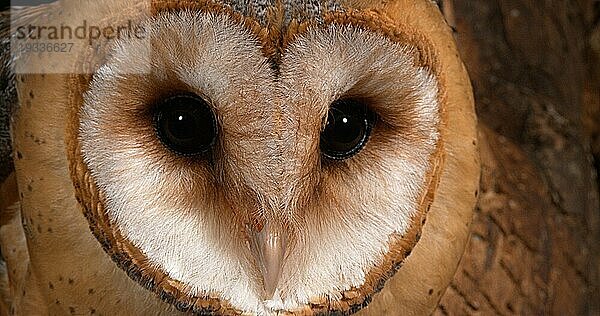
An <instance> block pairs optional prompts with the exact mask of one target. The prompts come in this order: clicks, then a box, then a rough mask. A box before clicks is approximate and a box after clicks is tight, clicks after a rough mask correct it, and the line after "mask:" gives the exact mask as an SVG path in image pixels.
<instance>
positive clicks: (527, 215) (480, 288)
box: [435, 0, 600, 315]
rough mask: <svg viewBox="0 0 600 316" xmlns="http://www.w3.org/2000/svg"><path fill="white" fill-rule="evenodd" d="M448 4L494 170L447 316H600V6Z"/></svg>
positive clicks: (589, 1) (443, 306) (487, 164)
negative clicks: (524, 315) (476, 315)
mask: <svg viewBox="0 0 600 316" xmlns="http://www.w3.org/2000/svg"><path fill="white" fill-rule="evenodd" d="M440 2H441V3H440ZM438 3H440V5H441V7H442V9H443V11H444V15H445V16H446V18H447V20H448V22H449V24H450V25H452V26H453V27H454V29H455V31H456V32H455V37H456V40H457V43H458V46H459V49H460V51H461V54H462V59H463V61H464V62H465V64H466V66H467V69H468V70H469V73H470V76H471V79H472V82H473V87H474V93H475V99H476V107H477V112H478V116H479V120H480V147H481V156H482V164H483V167H482V180H481V195H480V201H479V204H478V207H477V210H476V212H475V216H474V219H473V224H472V229H471V237H470V241H469V244H468V246H467V249H466V252H465V256H464V257H463V260H462V262H461V265H460V266H459V268H458V270H457V273H456V275H455V277H454V280H453V282H452V284H451V286H450V287H449V288H448V289H447V290H446V293H445V294H444V296H443V297H442V300H441V302H440V304H439V306H438V308H437V310H436V312H435V313H436V314H439V315H444V314H451V315H462V314H477V313H481V314H486V315H487V314H501V315H508V314H526V315H531V314H534V315H538V314H552V315H574V314H575V315H600V288H599V283H600V282H599V275H600V271H599V269H600V265H599V264H600V260H599V250H600V248H599V245H600V207H599V195H598V166H599V164H598V162H600V80H599V79H600V23H599V18H600V3H599V2H598V1H593V0H577V1H573V0H562V1H551V0H469V1H464V0H444V1H438Z"/></svg>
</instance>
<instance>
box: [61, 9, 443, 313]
mask: <svg viewBox="0 0 600 316" xmlns="http://www.w3.org/2000/svg"><path fill="white" fill-rule="evenodd" d="M181 9H193V10H202V11H207V12H212V13H224V14H227V15H229V16H230V17H232V18H233V19H234V21H236V22H238V23H240V24H243V25H245V26H246V27H248V28H249V29H250V30H251V31H252V33H253V34H254V35H255V36H257V38H258V39H259V41H260V42H261V43H262V44H263V54H264V55H265V56H266V57H268V58H276V57H275V55H276V54H277V52H278V51H283V50H284V49H285V46H287V45H288V44H289V43H291V42H293V40H294V39H295V37H296V36H298V35H300V34H302V33H304V32H306V31H307V30H308V29H309V28H310V27H311V26H313V25H315V23H313V22H310V21H304V22H297V21H295V20H294V21H292V22H291V23H290V25H289V26H288V28H287V30H286V32H285V34H284V35H283V38H280V37H279V36H281V34H282V33H280V31H279V30H275V29H274V28H270V27H263V26H261V25H260V24H259V23H258V22H257V21H256V20H254V19H252V18H249V17H244V16H242V15H240V14H239V13H236V12H233V11H232V10H231V9H229V8H228V7H225V6H222V5H219V4H215V3H213V2H211V1H209V0H203V1H169V0H167V1H153V3H152V13H153V14H156V13H158V12H163V11H169V10H181ZM324 21H325V23H324V24H325V25H328V24H345V25H354V26H358V27H361V28H364V29H367V30H369V31H372V32H375V33H378V34H381V35H383V36H384V37H386V38H388V39H390V40H392V41H394V42H399V43H407V44H409V45H411V46H412V47H415V48H416V54H415V64H416V65H417V66H420V67H426V68H428V69H430V70H432V71H433V74H434V75H435V76H436V79H437V80H438V89H439V91H438V100H439V102H440V105H442V106H441V107H440V118H441V120H440V127H441V126H442V125H443V124H445V122H446V115H445V112H444V107H443V105H444V104H445V97H446V96H445V93H444V88H443V87H444V84H443V79H444V76H443V74H441V73H440V72H439V69H440V68H441V67H438V65H437V63H438V59H437V57H436V54H435V50H434V49H433V47H432V45H431V44H430V43H429V41H428V40H427V39H426V37H425V36H422V35H420V34H419V33H418V32H417V31H416V30H410V32H409V31H408V28H406V27H402V26H400V25H398V24H397V23H395V22H394V21H393V20H391V19H389V18H387V17H386V16H385V14H382V13H381V12H377V11H374V10H360V11H358V10H352V9H349V10H347V11H345V12H330V13H327V14H325V16H324ZM279 41H281V42H279ZM278 45H282V46H283V47H282V48H281V49H278V48H277V46H278ZM90 53H91V52H90ZM84 56H85V55H84ZM88 58H89V56H88ZM79 62H80V61H79ZM85 64H86V63H79V65H85ZM76 65H77V63H76ZM70 81H71V83H72V84H73V86H74V87H76V88H75V89H73V90H71V92H70V100H71V107H72V114H71V118H70V124H69V126H68V128H67V134H68V135H69V136H70V137H69V138H68V139H69V141H68V142H67V152H68V158H69V168H70V171H71V177H72V179H73V183H74V188H75V193H76V198H77V201H78V202H79V204H80V205H82V207H83V209H84V210H83V213H84V215H85V217H86V218H87V220H88V222H89V224H90V229H91V231H92V233H93V234H94V236H95V237H96V239H97V240H98V241H99V242H100V244H101V245H102V247H103V249H104V250H105V252H106V253H107V254H108V255H109V256H110V257H111V259H112V260H113V261H114V262H115V263H116V264H117V265H118V266H119V267H120V268H121V269H122V270H124V271H125V272H126V273H127V274H128V276H129V277H130V278H131V279H133V280H135V281H136V282H138V283H139V284H140V285H142V286H143V287H145V288H146V289H148V290H150V291H153V292H155V293H156V294H157V295H158V296H159V297H160V298H161V299H162V300H164V301H165V302H167V303H170V304H172V305H173V306H175V307H176V308H177V309H178V310H180V311H183V312H192V313H194V314H198V315H240V314H242V311H240V310H238V309H236V308H234V307H233V306H231V304H229V303H228V302H226V301H225V300H224V299H222V298H219V297H218V294H216V293H211V294H209V295H208V296H206V297H191V296H189V295H188V294H187V291H186V290H189V289H187V288H186V286H185V285H184V284H183V283H181V282H179V281H176V280H173V279H171V278H169V277H168V276H167V275H166V273H164V272H163V271H160V269H157V268H156V267H152V265H151V263H149V262H148V261H147V258H146V257H145V256H144V255H143V254H142V253H141V251H140V250H139V249H137V248H135V247H134V246H133V245H131V243H130V242H128V241H127V240H126V239H125V238H123V236H122V234H121V233H120V231H119V230H118V228H116V227H114V228H113V226H112V225H111V223H110V220H109V219H108V216H107V215H106V213H105V212H104V203H103V201H104V200H105V197H104V196H103V194H102V193H101V192H99V191H98V189H97V188H96V185H95V183H94V181H93V179H92V177H91V175H90V172H89V170H88V169H87V166H86V165H85V163H84V162H83V157H82V155H81V146H80V144H79V140H78V134H79V133H78V131H79V109H80V107H81V104H82V103H83V92H85V90H86V89H85V87H87V86H88V84H89V82H90V81H91V76H90V75H87V76H86V75H71V76H70ZM438 131H439V132H440V140H439V141H438V144H437V148H436V151H435V152H434V153H433V154H432V155H431V157H430V159H429V160H430V164H431V166H432V168H431V170H430V172H429V173H428V174H427V179H428V183H429V186H428V190H427V191H426V192H424V194H422V201H421V206H420V208H419V210H418V212H417V214H415V215H414V220H413V223H416V224H414V225H411V226H410V228H409V230H408V231H407V232H406V233H405V234H404V235H403V236H398V235H393V236H390V239H391V240H390V251H389V252H388V253H387V254H386V255H385V256H384V259H383V264H381V265H380V266H379V267H377V268H374V269H373V270H372V271H370V272H369V273H368V274H367V277H366V282H365V284H363V285H362V286H361V287H360V288H353V289H350V290H347V291H344V292H343V293H342V297H343V298H342V299H340V300H329V298H323V297H318V298H313V299H311V302H310V303H309V304H308V305H305V306H304V307H301V308H298V309H296V310H294V311H289V312H284V314H286V315H314V314H316V315H338V314H339V315H349V314H353V313H355V312H357V311H359V310H360V309H362V308H364V307H366V306H367V305H368V304H369V302H370V301H371V299H372V296H373V295H374V294H376V293H377V292H379V291H380V290H381V289H382V288H383V286H384V285H385V282H386V281H387V280H388V279H389V278H390V277H392V276H393V275H394V274H395V272H396V271H398V269H400V268H401V266H402V263H403V262H404V260H405V259H406V258H407V257H408V256H409V255H410V252H411V250H412V249H413V247H414V246H415V245H416V243H417V242H418V241H419V238H420V234H421V229H422V227H423V225H424V224H425V220H426V214H427V212H428V211H429V208H430V206H431V203H432V202H433V199H434V195H435V191H436V189H437V185H438V183H439V178H440V175H441V170H442V169H443V165H444V150H443V140H444V138H445V135H444V133H443V129H442V128H439V127H438Z"/></svg>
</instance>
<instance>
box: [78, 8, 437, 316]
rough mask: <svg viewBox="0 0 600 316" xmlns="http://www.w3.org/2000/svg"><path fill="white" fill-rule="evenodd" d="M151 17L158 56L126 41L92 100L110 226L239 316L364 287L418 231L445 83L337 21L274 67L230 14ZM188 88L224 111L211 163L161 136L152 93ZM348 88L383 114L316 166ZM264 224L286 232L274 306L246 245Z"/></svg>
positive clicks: (91, 136)
mask: <svg viewBox="0 0 600 316" xmlns="http://www.w3.org/2000/svg"><path fill="white" fill-rule="evenodd" d="M148 27H149V29H150V30H151V34H152V35H153V36H152V39H153V42H152V43H153V45H152V50H153V54H147V53H145V52H144V50H145V49H147V47H145V46H144V45H141V44H139V43H137V44H136V43H128V42H125V41H122V42H119V43H118V44H117V46H116V49H115V51H114V52H113V54H112V57H110V58H109V60H108V61H107V63H106V64H105V65H104V66H103V67H101V68H100V70H99V71H98V72H97V74H96V75H95V77H94V80H93V81H92V85H91V88H90V91H89V92H88V93H87V94H86V95H85V102H84V105H83V108H82V114H81V121H80V122H81V125H80V141H81V144H82V154H83V155H84V161H85V163H86V164H87V166H88V168H89V169H90V171H91V173H92V176H93V178H94V180H95V182H96V185H97V187H98V190H99V191H101V192H102V193H103V194H104V196H106V201H105V203H106V208H107V214H108V216H109V217H110V219H111V221H112V222H114V223H115V224H116V226H117V227H118V229H119V230H120V231H121V233H122V234H123V235H124V236H125V238H127V239H128V240H129V241H130V242H131V243H132V244H133V245H134V246H135V247H137V248H139V249H140V250H141V251H142V253H144V254H145V255H146V256H147V259H148V262H149V264H150V265H151V266H154V267H156V268H157V269H160V270H162V271H164V272H165V273H166V274H167V275H168V276H169V277H171V278H173V279H175V280H177V281H180V282H182V283H183V284H185V285H186V287H187V288H188V289H189V291H190V293H191V294H192V295H204V294H207V293H211V292H216V293H219V295H220V296H221V297H222V298H224V299H226V300H227V301H229V302H230V303H231V304H232V305H233V306H234V307H236V308H239V309H240V310H243V311H249V312H254V313H258V314H264V313H269V312H271V311H274V310H279V309H293V308H297V307H299V306H301V305H304V304H306V303H308V301H309V299H311V298H313V297H316V296H323V295H326V296H329V297H331V298H332V299H338V298H339V297H340V295H341V294H340V293H341V291H344V290H349V289H351V288H352V287H360V286H361V285H362V284H363V283H364V282H365V278H366V275H367V273H368V272H369V271H370V270H371V269H372V268H373V267H375V266H377V265H378V264H379V263H380V262H381V261H382V260H383V255H384V254H385V253H387V251H388V246H389V245H388V242H389V238H390V235H392V234H396V233H397V234H403V233H404V232H406V230H407V229H408V228H409V226H410V224H411V218H412V216H413V215H414V214H415V212H416V210H417V209H418V207H419V204H418V203H419V199H420V195H421V194H422V192H423V191H424V190H425V186H426V185H427V184H426V183H425V180H424V179H425V178H426V174H427V172H428V171H429V168H430V167H431V166H430V165H429V159H430V156H431V155H432V154H433V152H434V151H435V148H436V144H437V141H438V134H437V127H438V122H439V117H438V115H439V107H438V103H437V102H438V101H437V82H436V81H435V79H434V78H433V77H432V76H431V75H430V74H429V73H428V71H427V70H426V69H424V68H419V67H417V66H414V64H413V57H412V56H413V54H411V52H410V48H409V47H407V46H403V45H401V44H394V43H392V42H391V41H389V40H387V39H385V38H383V37H381V36H379V35H376V34H374V33H370V32H366V31H362V30H359V29H357V28H355V27H350V26H345V27H342V26H335V25H332V26H329V27H327V28H325V29H315V30H312V31H309V32H308V33H306V34H304V35H302V36H300V37H299V38H298V39H297V41H296V42H295V43H294V44H293V45H291V46H290V47H289V48H288V50H286V51H285V52H284V57H283V59H282V62H281V65H280V70H279V73H278V75H277V74H276V73H274V72H273V71H272V70H271V69H270V68H269V64H268V60H267V59H266V58H265V57H263V56H262V55H261V53H260V47H259V44H258V43H257V42H256V41H255V40H254V39H253V38H252V36H251V35H250V33H249V32H247V31H246V30H244V29H243V28H241V27H239V26H237V25H236V24H234V23H233V22H232V21H230V20H229V19H228V18H226V17H224V16H216V15H211V14H203V13H190V12H180V13H174V14H164V15H161V16H159V17H157V18H155V19H154V20H152V21H151V22H150V23H149V25H148ZM173 30H177V32H173ZM138 56H152V58H151V59H144V58H137V57H138ZM323 56H329V57H326V58H323ZM134 57H136V58H134ZM148 66H150V68H151V70H150V73H149V74H147V75H126V74H131V73H138V71H135V70H136V67H148ZM132 70H133V71H132ZM182 90H184V91H188V92H194V93H196V94H198V95H201V96H203V97H204V98H205V99H207V100H209V102H210V104H211V105H212V106H213V107H214V111H215V112H216V114H217V117H218V121H219V125H220V129H219V131H220V140H219V143H218V145H217V147H216V148H215V150H214V153H213V156H212V157H211V159H212V160H213V161H214V162H213V163H212V164H208V163H207V162H203V161H190V160H186V159H181V158H178V157H176V156H175V155H174V154H173V153H171V152H169V151H168V150H167V149H166V148H164V147H163V146H162V145H161V144H160V143H159V142H158V141H157V139H156V137H155V135H154V131H153V128H152V125H151V119H149V118H148V116H149V115H150V114H148V113H151V106H152V104H153V102H156V101H157V100H160V98H162V97H164V96H165V95H168V94H169V93H173V92H174V91H179V92H181V91H182ZM345 96H348V97H360V98H363V99H365V100H369V106H370V107H372V109H373V110H374V111H376V112H377V113H378V114H379V115H380V118H381V120H380V122H379V124H378V125H377V126H376V128H375V131H374V135H373V137H372V139H371V140H370V142H369V144H368V145H367V147H366V148H365V149H364V150H363V151H362V152H361V153H360V154H359V155H358V156H356V157H355V158H353V159H352V160H350V161H347V162H340V163H337V164H334V163H332V162H329V161H321V158H320V154H319V151H318V139H319V133H320V130H321V127H322V122H323V120H324V119H325V118H326V113H327V108H328V106H329V104H330V103H331V102H332V101H334V100H336V99H338V98H340V97H345ZM254 219H256V220H258V221H259V222H265V221H266V222H270V223H274V224H275V225H278V226H280V228H281V230H284V231H287V232H288V234H289V235H290V236H289V238H290V240H291V243H290V245H289V247H288V252H287V257H286V260H285V265H284V270H283V273H282V276H281V280H280V283H279V286H278V289H277V291H276V293H275V297H274V298H273V299H272V300H267V301H265V300H263V299H262V297H263V293H262V292H261V290H262V289H261V287H262V284H261V280H260V277H259V275H258V274H259V272H258V270H257V268H256V266H255V264H254V262H253V261H252V257H251V256H250V255H249V253H248V252H249V249H248V247H247V246H246V240H247V236H246V235H245V233H244V231H245V228H246V227H247V226H248V225H249V224H248V222H250V221H252V220H254Z"/></svg>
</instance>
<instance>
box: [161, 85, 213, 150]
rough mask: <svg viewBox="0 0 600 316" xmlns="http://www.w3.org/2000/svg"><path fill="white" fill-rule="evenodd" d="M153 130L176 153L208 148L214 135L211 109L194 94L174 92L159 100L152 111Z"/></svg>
mask: <svg viewBox="0 0 600 316" xmlns="http://www.w3.org/2000/svg"><path fill="white" fill-rule="evenodd" d="M154 121H155V127H156V133H157V134H158V138H159V139H160V140H161V142H162V143H163V144H165V145H166V146H167V147H168V148H169V149H171V150H172V151H174V152H175V153H177V154H180V155H184V156H191V155H197V154H201V153H204V152H206V151H208V150H209V149H210V148H211V147H212V145H213V144H214V143H215V140H216V138H217V122H216V119H215V115H214V114H213V111H212V109H211V108H210V106H209V105H208V103H207V102H206V101H204V99H202V98H201V97H199V96H196V95H178V96H173V97H170V98H167V99H165V100H163V101H162V102H161V103H160V104H159V105H158V106H157V107H156V110H155V113H154Z"/></svg>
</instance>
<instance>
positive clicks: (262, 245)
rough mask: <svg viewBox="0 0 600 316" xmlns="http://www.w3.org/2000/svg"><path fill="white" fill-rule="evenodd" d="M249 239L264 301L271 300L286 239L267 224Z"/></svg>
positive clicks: (278, 275) (279, 270)
mask: <svg viewBox="0 0 600 316" xmlns="http://www.w3.org/2000/svg"><path fill="white" fill-rule="evenodd" d="M250 239H251V249H252V254H253V255H254V257H255V259H256V262H257V264H258V268H259V269H260V272H261V274H262V277H263V284H264V288H265V295H266V297H265V299H271V298H273V294H274V293H275V289H276V288H277V284H278V282H279V277H280V276H281V270H282V268H283V258H284V256H285V248H286V244H287V238H286V236H285V234H284V233H282V232H281V231H279V230H277V229H274V228H273V226H272V225H270V224H268V223H267V224H265V225H264V226H263V227H262V229H261V230H260V231H254V232H253V233H252V235H251V236H250Z"/></svg>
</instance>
